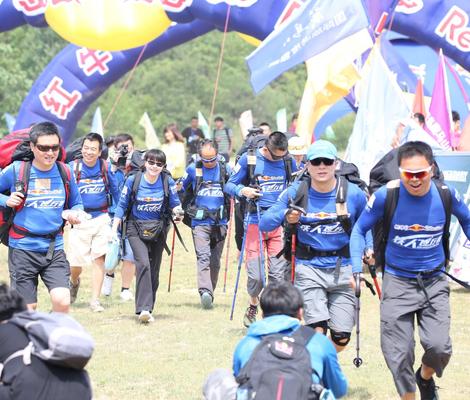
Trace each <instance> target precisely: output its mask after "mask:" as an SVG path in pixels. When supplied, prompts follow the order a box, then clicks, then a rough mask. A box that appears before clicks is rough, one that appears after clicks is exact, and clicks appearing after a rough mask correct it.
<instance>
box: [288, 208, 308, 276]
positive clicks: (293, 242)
mask: <svg viewBox="0 0 470 400" xmlns="http://www.w3.org/2000/svg"><path fill="white" fill-rule="evenodd" d="M289 209H292V210H295V211H298V212H300V213H301V214H304V215H306V214H307V213H306V211H305V210H304V209H303V208H302V207H299V206H296V205H295V204H294V202H293V201H292V200H291V201H290V202H289ZM291 226H292V239H291V251H290V252H291V267H292V268H291V281H292V284H294V281H295V249H296V247H297V235H296V230H297V224H292V225H291Z"/></svg>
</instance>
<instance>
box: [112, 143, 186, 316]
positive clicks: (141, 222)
mask: <svg viewBox="0 0 470 400" xmlns="http://www.w3.org/2000/svg"><path fill="white" fill-rule="evenodd" d="M165 166H166V156H165V153H164V152H163V151H161V150H156V149H152V150H148V151H147V152H146V153H145V155H144V166H143V167H142V171H139V172H137V173H136V174H135V175H132V176H130V177H129V178H128V179H127V180H126V182H125V185H124V188H123V190H122V192H121V197H120V199H119V203H118V206H117V208H116V213H115V216H114V221H113V227H112V232H113V236H114V237H117V235H118V233H117V231H118V228H119V226H120V224H121V221H122V220H123V219H124V218H125V226H124V227H123V231H125V233H126V236H127V237H128V239H129V242H130V245H131V247H132V251H133V253H134V257H135V262H136V267H137V268H136V270H137V278H136V282H137V283H136V297H135V306H136V314H137V315H138V319H139V321H140V322H141V323H148V322H152V321H153V320H154V318H153V316H152V312H153V308H154V305H155V300H156V293H157V289H158V284H159V274H160V265H161V262H162V252H163V248H164V247H165V246H166V236H167V233H168V230H169V226H170V223H171V219H172V212H173V214H175V215H176V218H177V219H180V218H181V217H182V215H183V214H184V213H183V210H182V208H181V205H180V201H179V198H178V194H177V191H176V185H175V181H174V180H173V178H172V177H171V175H170V174H169V172H168V171H166V170H165V169H164V168H165Z"/></svg>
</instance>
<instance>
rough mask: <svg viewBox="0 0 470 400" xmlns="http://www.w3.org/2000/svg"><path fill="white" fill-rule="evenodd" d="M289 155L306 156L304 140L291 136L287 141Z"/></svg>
mask: <svg viewBox="0 0 470 400" xmlns="http://www.w3.org/2000/svg"><path fill="white" fill-rule="evenodd" d="M289 153H290V154H292V155H294V156H300V155H302V156H303V155H305V154H307V146H306V145H305V140H304V139H303V138H301V137H299V136H293V137H291V138H290V139H289Z"/></svg>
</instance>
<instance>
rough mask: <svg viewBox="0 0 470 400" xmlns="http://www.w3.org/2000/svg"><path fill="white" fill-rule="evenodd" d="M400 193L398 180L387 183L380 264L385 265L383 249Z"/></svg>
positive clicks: (384, 248) (385, 245) (385, 246)
mask: <svg viewBox="0 0 470 400" xmlns="http://www.w3.org/2000/svg"><path fill="white" fill-rule="evenodd" d="M399 194H400V180H399V179H396V180H393V181H390V182H388V183H387V194H386V196H385V207H384V215H383V220H382V221H383V222H382V240H381V243H380V244H379V246H380V249H381V256H382V260H381V263H382V264H381V265H382V266H383V267H385V250H386V248H387V241H388V235H389V234H390V225H391V224H392V218H393V215H394V214H395V210H396V209H397V204H398V197H399Z"/></svg>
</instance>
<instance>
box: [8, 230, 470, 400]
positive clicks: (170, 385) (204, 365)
mask: <svg viewBox="0 0 470 400" xmlns="http://www.w3.org/2000/svg"><path fill="white" fill-rule="evenodd" d="M182 231H183V236H184V238H185V242H186V244H187V246H188V248H189V250H190V253H186V252H185V251H184V250H183V248H182V246H181V245H180V244H179V243H177V244H176V247H175V251H176V252H175V264H174V268H173V278H172V280H173V281H172V287H171V292H170V293H168V291H167V285H168V275H169V258H168V257H166V255H165V257H164V260H163V263H162V269H161V275H160V279H161V285H160V289H159V291H158V293H157V296H158V299H157V305H156V312H155V317H156V321H155V323H154V324H151V325H149V326H142V325H139V324H138V323H137V322H136V319H135V316H134V305H133V303H121V302H120V301H119V297H118V291H119V290H118V289H119V287H120V275H119V274H117V279H116V282H115V286H114V292H113V295H112V296H111V298H110V299H108V300H104V305H105V307H106V310H105V312H103V313H101V314H93V313H91V312H90V311H89V310H88V300H89V295H90V289H89V288H90V273H89V272H90V271H89V270H88V269H85V270H84V273H83V275H82V277H83V278H82V287H81V289H80V292H79V297H78V300H77V303H76V304H74V306H73V307H72V312H71V313H72V315H73V316H74V317H75V318H77V320H79V321H80V322H81V323H82V324H83V325H84V326H85V327H86V329H87V330H88V331H89V332H90V333H91V334H92V335H93V337H94V338H95V340H96V351H95V354H94V356H93V358H92V360H91V362H90V364H89V366H88V371H89V373H90V376H91V379H92V382H93V387H94V394H95V398H96V399H98V400H105V399H132V400H140V399H168V400H170V399H171V400H188V399H201V398H202V395H201V386H202V383H203V381H204V378H205V376H206V375H207V374H208V373H209V372H210V371H211V370H213V369H215V368H220V367H224V368H230V367H231V362H232V352H233V349H234V347H235V345H236V343H237V342H238V341H239V340H240V339H241V338H242V337H243V335H244V333H245V329H244V328H243V327H242V317H243V312H244V310H245V307H246V302H247V296H246V294H245V283H246V278H245V274H244V271H243V272H242V277H241V280H240V283H241V284H240V287H239V292H238V293H239V297H238V299H237V307H236V310H235V316H234V320H233V321H229V314H230V306H231V300H232V295H233V286H234V282H235V275H236V260H235V258H234V256H235V254H234V251H233V249H234V248H235V245H234V243H233V244H232V246H231V253H232V256H231V264H230V268H229V274H228V279H227V292H226V293H223V292H222V288H223V272H222V273H221V277H220V280H219V282H220V284H219V287H218V288H217V290H216V293H215V296H216V297H215V302H216V303H215V304H216V305H215V308H214V309H213V310H208V311H206V310H202V309H201V307H200V305H199V296H198V293H197V289H196V273H195V269H196V266H195V256H194V252H193V248H192V241H191V235H190V232H189V230H188V229H187V228H182ZM6 254H7V252H6V248H5V247H2V248H1V249H0V266H1V267H0V281H4V280H7V279H8V268H7V262H6ZM224 259H225V258H224ZM451 304H452V330H451V337H452V340H453V348H454V354H453V357H452V359H451V361H450V364H449V366H448V368H447V369H446V371H445V375H444V377H443V378H442V379H440V380H438V385H439V386H441V390H440V396H441V399H443V400H446V399H453V400H454V399H455V400H458V399H461V400H467V399H469V398H470V385H469V382H470V381H469V374H470V367H469V365H468V360H470V345H469V344H468V343H469V338H470V316H469V314H468V312H469V311H468V310H470V295H469V293H468V292H466V291H464V290H462V289H457V288H454V289H453V290H452V294H451ZM39 307H40V309H41V310H43V311H48V310H49V309H50V306H49V300H48V297H47V292H46V290H45V289H44V286H43V285H42V283H41V284H40V300H39ZM378 312H379V302H378V301H377V299H376V298H375V297H372V296H371V295H370V293H365V294H364V296H363V297H362V309H361V341H362V343H361V357H362V358H363V360H364V364H363V365H362V366H361V367H360V368H359V369H356V368H355V367H354V366H353V364H352V360H353V358H354V357H355V335H354V334H353V337H352V341H351V345H350V346H349V348H348V349H347V350H346V351H344V352H343V353H341V354H340V355H339V359H340V363H341V367H342V368H343V371H344V373H345V374H346V376H347V378H348V381H349V384H350V389H349V396H348V397H347V398H348V399H384V400H385V399H395V398H398V396H397V395H396V392H395V388H394V385H393V381H392V378H391V375H390V373H389V371H388V369H387V367H386V365H385V362H384V359H383V356H382V353H381V350H380V345H379V314H378ZM417 343H419V340H417ZM421 354H422V352H421V348H420V346H419V344H418V345H417V352H416V360H417V362H416V365H418V362H419V360H420V357H421Z"/></svg>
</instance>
